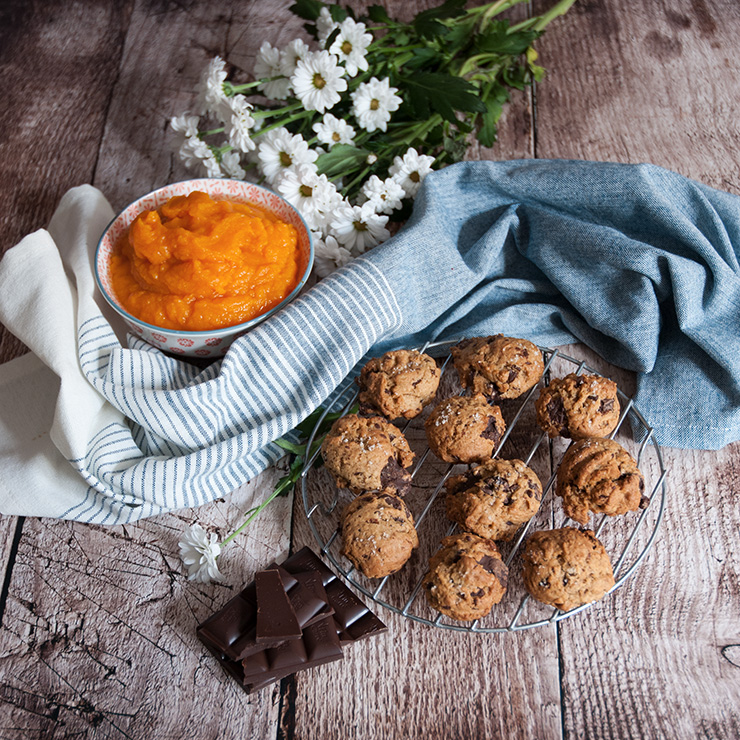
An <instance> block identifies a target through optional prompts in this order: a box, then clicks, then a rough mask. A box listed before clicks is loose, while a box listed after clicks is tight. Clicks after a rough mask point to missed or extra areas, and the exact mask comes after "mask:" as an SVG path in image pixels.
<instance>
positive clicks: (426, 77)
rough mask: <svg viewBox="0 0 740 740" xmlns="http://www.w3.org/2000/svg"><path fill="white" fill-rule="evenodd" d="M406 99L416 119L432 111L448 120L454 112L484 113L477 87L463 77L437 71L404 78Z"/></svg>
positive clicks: (424, 116)
mask: <svg viewBox="0 0 740 740" xmlns="http://www.w3.org/2000/svg"><path fill="white" fill-rule="evenodd" d="M403 85H404V88H405V91H406V93H407V96H408V102H409V105H410V107H411V108H412V109H413V111H414V114H415V117H416V118H417V119H418V120H424V119H425V118H429V115H430V109H433V110H435V111H436V112H437V113H439V114H440V115H441V116H442V117H443V118H444V119H445V120H447V121H450V123H454V122H455V111H456V110H459V111H464V112H467V113H483V112H485V110H486V106H485V105H484V104H483V101H481V99H480V98H479V97H478V89H477V88H476V87H475V86H474V85H472V84H471V83H469V82H468V81H467V80H464V79H462V77H454V76H453V75H447V74H442V73H439V72H417V73H416V74H414V75H410V76H409V77H407V78H406V79H405V80H404V81H403Z"/></svg>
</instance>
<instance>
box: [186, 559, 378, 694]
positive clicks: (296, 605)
mask: <svg viewBox="0 0 740 740" xmlns="http://www.w3.org/2000/svg"><path fill="white" fill-rule="evenodd" d="M385 629H386V627H385V625H384V624H383V623H382V622H381V621H380V620H379V619H378V618H377V617H376V616H375V615H374V614H373V613H372V612H371V611H370V610H369V609H368V608H367V607H366V606H365V605H364V604H363V603H362V602H361V601H360V600H359V599H358V598H357V597H356V596H355V595H354V593H352V591H350V590H349V589H348V588H347V587H346V586H345V585H344V584H343V583H342V582H341V581H340V580H339V579H338V578H337V576H336V575H335V574H334V573H333V572H332V571H331V570H330V569H329V568H327V566H326V565H325V564H324V562H323V561H322V560H321V559H320V558H319V557H318V556H317V555H316V554H315V553H314V552H312V551H311V550H310V549H309V548H307V547H304V548H303V549H302V550H300V551H299V552H297V553H296V554H295V555H293V556H291V557H289V558H288V559H287V560H286V561H285V562H284V563H283V564H282V565H278V564H277V563H272V564H270V565H268V566H267V568H266V569H265V570H262V571H260V572H259V573H257V574H256V576H255V579H254V581H253V582H252V583H250V584H249V585H248V586H247V587H246V588H245V589H244V590H243V591H241V592H240V593H239V594H237V595H236V596H235V597H234V598H233V599H231V601H229V602H228V603H227V604H226V605H225V606H224V607H223V608H222V609H220V610H219V611H217V612H216V613H215V614H214V615H213V616H211V617H209V618H208V619H206V621H205V622H203V624H201V625H200V626H199V627H198V637H199V638H200V640H201V642H202V643H203V644H204V645H205V646H206V647H207V648H208V649H209V650H210V651H211V653H213V655H214V656H215V657H216V659H217V660H218V661H219V662H220V663H221V665H222V666H223V668H224V670H225V671H226V672H227V673H228V674H229V675H231V676H233V677H234V678H235V679H236V680H237V681H239V683H240V684H241V685H242V686H243V687H244V689H245V691H247V693H251V692H252V691H259V690H260V689H263V688H264V687H265V686H269V685H270V684H271V683H273V682H274V681H277V680H278V679H280V678H285V677H286V676H290V675H291V674H293V673H297V672H298V671H302V670H305V669H306V668H313V667H315V666H319V665H323V664H324V663H330V662H332V661H334V660H339V659H340V658H341V657H342V647H344V646H345V645H348V644H350V643H352V642H355V641H356V640H361V639H362V638H364V637H368V636H370V635H374V634H377V633H378V632H382V631H383V630H385Z"/></svg>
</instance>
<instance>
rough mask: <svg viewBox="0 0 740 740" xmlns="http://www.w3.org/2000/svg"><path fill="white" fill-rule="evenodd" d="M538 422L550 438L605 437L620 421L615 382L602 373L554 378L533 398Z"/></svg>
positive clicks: (571, 374) (573, 374)
mask: <svg viewBox="0 0 740 740" xmlns="http://www.w3.org/2000/svg"><path fill="white" fill-rule="evenodd" d="M535 408H536V410H537V423H538V424H539V425H540V427H542V429H543V430H544V431H545V432H547V434H548V435H549V436H550V437H571V438H572V439H583V438H584V437H606V436H608V435H609V434H611V433H612V432H613V431H614V429H615V428H616V426H617V424H618V422H619V411H620V409H619V399H618V398H617V384H616V383H615V382H614V381H613V380H609V379H608V378H603V377H602V376H601V375H577V374H576V373H570V375H566V376H565V377H564V378H556V379H555V380H553V381H552V382H551V383H550V384H549V385H548V386H546V387H545V388H543V389H542V390H541V391H540V395H539V398H538V399H537V400H536V401H535Z"/></svg>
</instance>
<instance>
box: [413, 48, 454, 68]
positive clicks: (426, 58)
mask: <svg viewBox="0 0 740 740" xmlns="http://www.w3.org/2000/svg"><path fill="white" fill-rule="evenodd" d="M443 61H444V57H443V56H442V55H441V54H440V53H439V52H438V51H436V50H434V49H432V48H431V47H429V46H425V47H424V48H423V49H414V51H413V57H412V58H411V60H410V61H408V62H406V64H404V65H403V68H404V69H405V70H406V71H412V70H415V69H421V68H422V67H427V66H428V67H432V66H436V65H435V64H434V63H435V62H437V63H441V62H443Z"/></svg>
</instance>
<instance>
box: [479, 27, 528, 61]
mask: <svg viewBox="0 0 740 740" xmlns="http://www.w3.org/2000/svg"><path fill="white" fill-rule="evenodd" d="M541 35H542V34H541V33H540V32H539V31H527V30H522V31H515V32H514V33H509V22H508V21H495V22H493V23H491V24H490V25H489V26H488V27H487V28H486V30H485V31H482V32H481V33H479V34H478V36H477V37H476V39H475V48H476V49H477V50H478V51H479V52H481V53H487V54H501V55H507V56H519V54H524V52H525V51H526V50H527V48H528V47H530V46H531V45H532V42H533V41H534V40H535V39H537V38H539V37H540V36H541Z"/></svg>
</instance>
